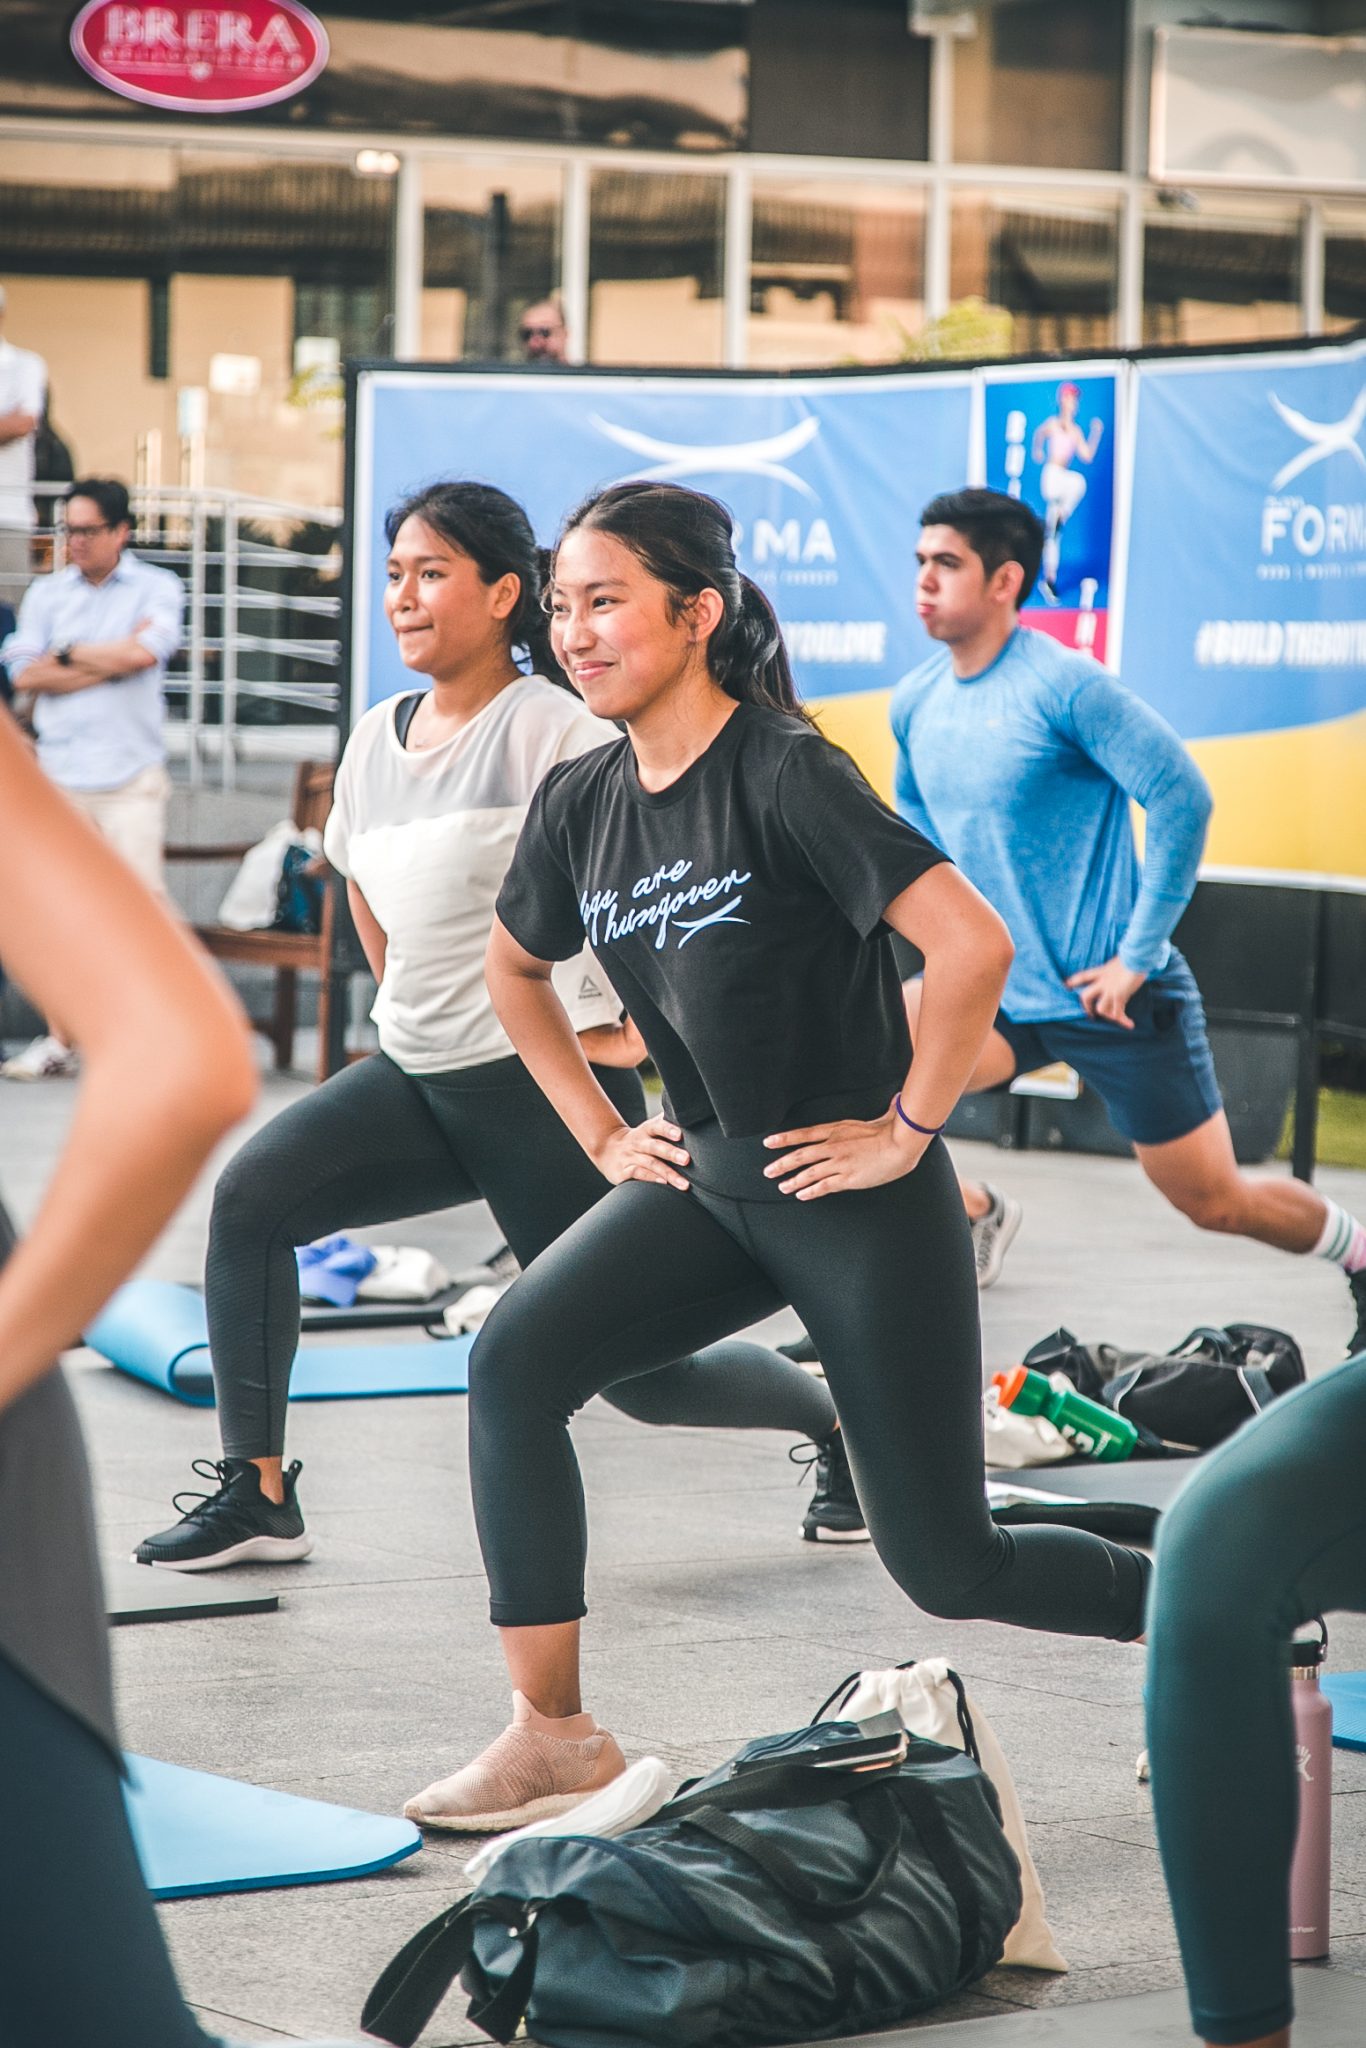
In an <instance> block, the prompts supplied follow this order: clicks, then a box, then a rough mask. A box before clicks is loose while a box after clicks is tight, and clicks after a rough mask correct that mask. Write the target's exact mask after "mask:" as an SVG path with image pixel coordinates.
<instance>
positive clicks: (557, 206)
mask: <svg viewBox="0 0 1366 2048" xmlns="http://www.w3.org/2000/svg"><path fill="white" fill-rule="evenodd" d="M562 185H563V179H562V176H561V173H560V168H559V166H558V165H557V164H543V163H534V162H529V161H524V162H521V163H498V164H490V163H487V162H484V163H456V162H441V161H439V160H430V161H427V162H425V163H424V164H423V166H422V221H423V259H422V341H421V353H422V355H423V356H426V357H429V358H431V359H433V360H441V359H444V358H448V357H449V358H451V359H452V360H458V359H459V358H460V357H462V356H474V357H477V358H479V359H481V360H482V361H485V362H497V361H500V360H515V359H516V358H518V357H519V356H520V354H521V351H520V349H519V347H518V345H517V323H518V319H519V317H520V315H521V313H522V311H523V309H524V308H525V307H526V306H528V305H530V304H533V303H534V302H535V301H536V300H538V299H548V298H550V297H552V296H553V295H554V294H556V293H557V292H558V289H559V283H560V210H561V188H562Z"/></svg>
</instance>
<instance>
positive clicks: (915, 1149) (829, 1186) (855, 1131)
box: [764, 1109, 930, 1202]
mask: <svg viewBox="0 0 1366 2048" xmlns="http://www.w3.org/2000/svg"><path fill="white" fill-rule="evenodd" d="M764 1143H765V1145H767V1146H768V1147H769V1148H770V1150H773V1151H781V1152H782V1154H783V1157H782V1158H781V1159H775V1160H774V1162H773V1164H772V1165H771V1166H766V1167H765V1168H764V1178H765V1180H776V1181H777V1183H778V1186H779V1188H780V1189H781V1191H782V1193H783V1194H785V1195H795V1196H796V1197H797V1200H798V1201H799V1202H814V1201H815V1200H816V1199H817V1198H818V1197H819V1196H821V1195H840V1194H844V1193H846V1192H847V1191H848V1190H849V1189H850V1188H880V1187H882V1186H884V1185H885V1183H886V1182H888V1181H892V1180H900V1179H901V1177H902V1175H903V1174H906V1173H910V1172H912V1171H913V1170H914V1168H915V1167H917V1166H918V1165H919V1164H920V1161H921V1160H922V1159H923V1158H924V1156H925V1152H926V1150H927V1149H928V1147H929V1144H930V1139H929V1137H928V1136H927V1135H926V1134H924V1133H922V1132H920V1131H913V1130H910V1129H909V1128H908V1127H907V1126H906V1125H905V1124H903V1123H902V1122H901V1120H900V1118H899V1117H898V1116H897V1115H896V1113H895V1111H894V1110H891V1109H889V1110H888V1112H887V1114H886V1116H879V1117H874V1119H873V1120H872V1122H871V1123H860V1122H857V1121H855V1119H853V1118H852V1117H848V1118H845V1119H843V1120H842V1121H841V1122H839V1123H834V1124H812V1125H811V1126H810V1127H809V1128H808V1129H806V1130H803V1131H778V1132H777V1133H776V1134H775V1135H774V1136H773V1137H771V1138H765V1139H764Z"/></svg>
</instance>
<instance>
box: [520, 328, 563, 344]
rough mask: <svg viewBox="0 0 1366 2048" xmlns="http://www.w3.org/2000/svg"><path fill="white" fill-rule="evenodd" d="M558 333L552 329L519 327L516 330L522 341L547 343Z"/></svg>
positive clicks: (555, 329)
mask: <svg viewBox="0 0 1366 2048" xmlns="http://www.w3.org/2000/svg"><path fill="white" fill-rule="evenodd" d="M558 331H559V330H558V329H557V328H554V327H519V328H518V329H517V332H518V335H519V336H520V337H521V339H522V340H523V341H549V340H550V339H551V338H552V336H553V335H555V334H556V333H558Z"/></svg>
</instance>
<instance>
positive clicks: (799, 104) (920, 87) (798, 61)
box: [749, 0, 930, 163]
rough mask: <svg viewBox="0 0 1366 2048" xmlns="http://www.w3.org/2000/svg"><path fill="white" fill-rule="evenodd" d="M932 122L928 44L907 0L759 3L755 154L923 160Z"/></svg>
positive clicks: (752, 119)
mask: <svg viewBox="0 0 1366 2048" xmlns="http://www.w3.org/2000/svg"><path fill="white" fill-rule="evenodd" d="M929 125H930V42H929V38H928V37H926V36H917V35H912V34H911V33H910V22H909V13H908V8H907V5H906V0H840V4H839V5H838V6H831V4H830V0H755V4H754V6H753V8H752V9H751V10H750V28H749V145H750V148H751V149H756V150H764V151H766V152H772V153H773V154H775V155H778V156H865V157H867V156H875V157H882V158H884V159H887V160H889V161H891V162H892V163H917V162H920V163H923V162H924V160H925V157H926V155H927V154H928V151H929Z"/></svg>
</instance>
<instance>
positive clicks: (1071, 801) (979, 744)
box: [891, 628, 1212, 1022]
mask: <svg viewBox="0 0 1366 2048" xmlns="http://www.w3.org/2000/svg"><path fill="white" fill-rule="evenodd" d="M891 715H892V731H893V733H894V735H895V737H896V750H897V751H896V804H897V809H898V810H899V811H900V812H901V815H902V817H903V818H905V819H906V820H907V821H908V823H910V824H912V825H914V826H916V827H917V828H918V829H919V830H920V831H921V832H923V833H925V834H926V836H927V837H928V838H930V839H933V840H934V841H935V843H936V845H938V846H940V847H942V848H943V850H944V852H945V853H947V854H948V855H949V857H950V859H952V860H953V861H954V862H955V863H956V865H957V866H958V867H959V868H961V869H962V871H963V873H964V874H965V875H966V876H967V878H968V880H969V881H970V882H972V883H973V884H974V885H975V886H976V887H977V888H978V889H980V890H981V892H982V894H983V895H984V896H985V897H986V899H987V901H988V902H989V903H991V904H993V905H994V906H995V908H996V909H997V910H998V911H999V912H1000V914H1001V916H1002V917H1003V918H1004V919H1005V922H1006V925H1007V928H1008V929H1009V932H1010V936H1011V938H1012V940H1013V941H1014V944H1015V960H1014V964H1013V965H1012V967H1011V970H1010V977H1009V979H1008V981H1007V982H1006V991H1005V1005H1004V1006H1005V1011H1006V1014H1007V1015H1008V1016H1009V1017H1011V1018H1018V1019H1019V1020H1021V1021H1022V1022H1023V1021H1026V1020H1033V1021H1040V1020H1043V1019H1047V1018H1062V1017H1076V1016H1079V1015H1081V1014H1082V1003H1081V998H1080V996H1079V995H1078V994H1077V993H1076V992H1075V991H1074V990H1072V989H1069V988H1068V987H1067V985H1066V984H1067V980H1068V977H1069V976H1070V975H1073V974H1077V973H1079V972H1080V971H1081V969H1082V968H1084V967H1099V966H1101V965H1103V964H1104V962H1105V961H1107V960H1110V959H1113V958H1114V956H1115V955H1116V954H1118V955H1119V957H1120V959H1121V960H1122V961H1123V962H1124V964H1125V966H1126V967H1129V968H1132V969H1133V971H1134V972H1135V973H1137V974H1145V975H1146V974H1155V973H1157V972H1159V971H1160V970H1161V969H1162V968H1163V967H1164V966H1165V965H1166V962H1167V956H1168V954H1169V952H1170V951H1171V948H1170V945H1169V943H1168V942H1169V940H1170V938H1171V934H1172V931H1173V929H1174V927H1175V925H1176V922H1177V919H1178V918H1179V917H1180V915H1181V912H1182V911H1183V910H1184V909H1185V907H1186V904H1187V903H1188V902H1189V900H1190V895H1191V891H1192V890H1193V889H1194V887H1195V878H1196V873H1197V870H1198V868H1199V864H1200V854H1201V851H1202V849H1203V847H1204V843H1205V829H1206V826H1207V825H1208V822H1209V815H1210V810H1211V808H1212V805H1211V799H1210V793H1209V788H1208V785H1207V784H1206V782H1205V779H1204V777H1203V776H1202V775H1201V773H1200V771H1199V769H1198V768H1197V767H1196V765H1195V763H1194V762H1193V761H1192V760H1191V758H1190V756H1189V754H1188V753H1187V752H1186V750H1185V748H1184V747H1183V746H1182V744H1181V741H1180V740H1179V739H1178V738H1177V736H1176V734H1175V733H1174V732H1173V731H1172V729H1171V727H1170V726H1169V725H1168V724H1167V722H1166V720H1165V719H1163V718H1159V716H1158V715H1157V713H1156V712H1155V711H1153V710H1152V709H1151V708H1150V707H1149V706H1148V705H1147V704H1145V703H1144V702H1143V700H1142V699H1141V698H1139V697H1136V696H1134V694H1133V693H1132V691H1130V690H1126V689H1125V688H1124V687H1123V685H1122V684H1121V683H1118V682H1116V680H1115V678H1114V677H1113V676H1112V675H1110V674H1109V672H1108V671H1107V670H1106V669H1103V668H1102V667H1101V666H1100V664H1099V663H1098V662H1096V661H1093V660H1092V658H1091V656H1090V655H1088V654H1079V653H1076V652H1074V651H1073V650H1072V649H1070V648H1066V647H1063V646H1062V645H1061V644H1060V643H1059V642H1058V641H1056V640H1052V639H1050V638H1049V637H1048V636H1047V635H1046V634H1043V633H1035V632H1030V631H1028V630H1026V629H1023V628H1021V629H1018V630H1017V631H1016V632H1014V633H1013V634H1012V635H1011V637H1010V639H1009V640H1007V642H1006V644H1005V646H1004V647H1003V648H1002V649H1001V652H1000V654H999V655H998V656H997V657H996V659H995V661H994V662H992V663H991V665H990V667H989V668H986V669H983V670H982V672H981V674H980V675H975V676H963V677H959V676H956V675H955V674H954V672H953V663H952V659H951V657H950V654H949V651H948V649H947V648H942V649H939V650H937V651H936V652H935V653H934V654H933V655H931V657H930V659H929V660H928V661H926V662H922V664H921V665H920V667H919V668H917V669H913V670H912V671H911V673H910V675H908V676H906V677H905V678H904V679H903V681H901V682H900V683H898V685H897V687H896V689H895V691H894V692H893V693H892V713H891ZM1130 799H1132V800H1133V801H1134V802H1135V803H1138V804H1141V805H1142V807H1143V809H1144V811H1145V812H1146V813H1147V830H1146V835H1145V844H1144V859H1143V865H1142V867H1141V868H1140V866H1139V861H1138V855H1137V851H1136V849H1135V846H1134V836H1133V828H1132V824H1131V821H1130V816H1129V803H1130Z"/></svg>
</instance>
